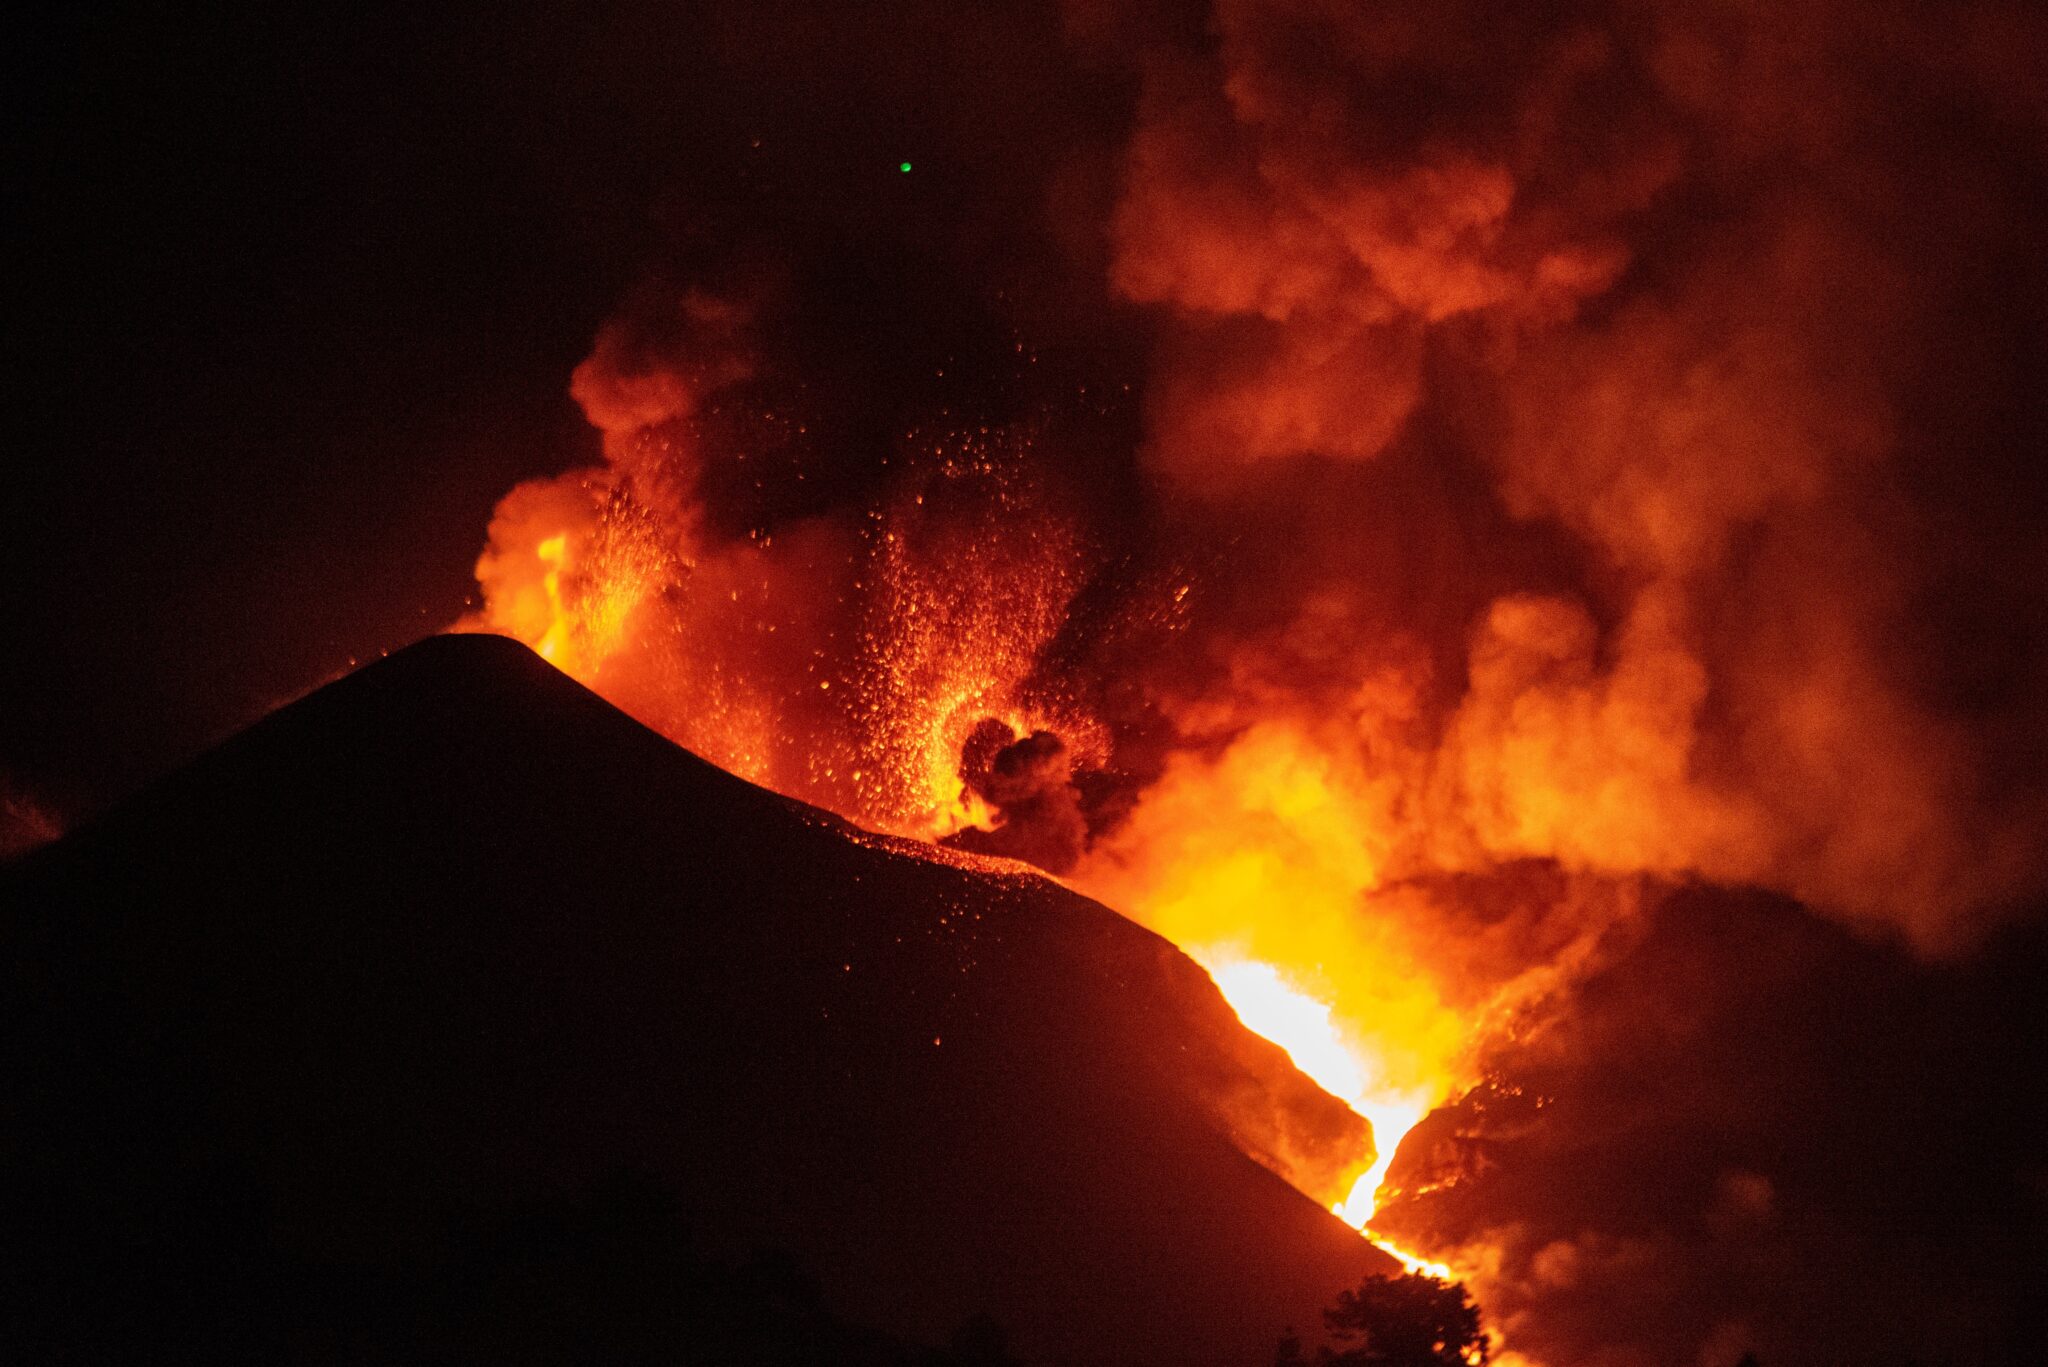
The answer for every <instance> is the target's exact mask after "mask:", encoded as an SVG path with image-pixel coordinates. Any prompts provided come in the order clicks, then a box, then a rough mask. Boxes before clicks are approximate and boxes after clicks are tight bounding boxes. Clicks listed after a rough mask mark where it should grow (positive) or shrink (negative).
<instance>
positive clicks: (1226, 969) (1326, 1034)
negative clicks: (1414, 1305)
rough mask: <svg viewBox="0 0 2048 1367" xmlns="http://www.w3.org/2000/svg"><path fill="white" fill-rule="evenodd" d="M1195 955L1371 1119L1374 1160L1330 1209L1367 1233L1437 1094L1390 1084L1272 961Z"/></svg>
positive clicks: (1252, 1017)
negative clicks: (1401, 1151)
mask: <svg viewBox="0 0 2048 1367" xmlns="http://www.w3.org/2000/svg"><path fill="white" fill-rule="evenodd" d="M1196 957H1197V958H1198V959H1202V960H1204V962H1205V964H1206V966H1207V967H1208V969H1209V973H1210V976H1211V977H1213V978H1214V979H1215V980H1216V986H1217V988H1218V989H1219V990H1220V991H1221V992H1222V993H1223V997H1224V1000H1226V1001H1228V1002H1229V1003H1230V1006H1231V1009H1232V1010H1234V1011H1236V1012H1237V1017H1238V1019H1239V1020H1241V1021H1243V1022H1244V1024H1245V1026H1246V1028H1248V1029H1250V1030H1252V1031H1253V1032H1255V1033H1257V1034H1259V1035H1262V1036H1264V1037H1265V1038H1266V1039H1269V1040H1271V1041H1272V1042H1273V1043H1275V1044H1277V1045H1279V1046H1280V1047H1281V1048H1282V1049H1284V1050H1286V1051H1287V1056H1288V1057H1289V1058H1290V1059H1292V1060H1293V1061H1294V1066H1295V1067H1297V1068H1299V1069H1300V1070H1301V1071H1302V1072H1304V1073H1306V1074H1307V1075H1308V1076H1309V1077H1310V1078H1312V1079H1314V1080H1315V1082H1316V1084H1317V1085H1318V1086H1320V1087H1321V1088H1322V1089H1323V1090H1324V1091H1326V1092H1328V1093H1330V1094H1331V1095H1332V1096H1334V1097H1336V1098H1337V1099H1339V1100H1340V1101H1342V1102H1344V1103H1345V1104H1346V1105H1348V1106H1349V1107H1351V1109H1352V1110H1354V1111H1356V1112H1357V1113H1358V1114H1360V1115H1362V1116H1364V1117H1365V1118H1366V1119H1367V1120H1369V1121H1371V1122H1372V1133H1373V1143H1374V1146H1375V1148H1376V1150H1377V1152H1376V1153H1375V1155H1374V1158H1373V1161H1372V1166H1370V1167H1368V1168H1367V1169H1366V1170H1365V1171H1364V1172H1362V1173H1360V1174H1359V1176H1358V1178H1357V1180H1356V1181H1354V1182H1353V1183H1352V1186H1351V1192H1350V1194H1349V1195H1348V1196H1346V1197H1345V1198H1344V1199H1343V1200H1342V1201H1339V1202H1337V1203H1336V1204H1335V1205H1334V1206H1332V1207H1331V1209H1332V1211H1333V1212H1334V1213H1335V1214H1336V1215H1338V1216H1339V1217H1340V1218H1342V1219H1343V1220H1344V1221H1345V1223H1347V1224H1350V1225H1352V1226H1354V1227H1356V1228H1357V1229H1359V1230H1360V1231H1367V1230H1368V1226H1369V1224H1370V1222H1371V1220H1372V1216H1373V1211H1374V1207H1375V1205H1376V1198H1377V1195H1378V1192H1379V1189H1380V1184H1381V1182H1383V1181H1384V1180H1385V1179H1386V1175H1387V1167H1388V1165H1389V1164H1391V1163H1392V1162H1393V1159H1394V1151H1395V1150H1396V1149H1397V1148H1399V1147H1400V1144H1401V1138H1402V1136H1403V1135H1405V1134H1407V1133H1408V1131H1409V1130H1411V1129H1413V1128H1414V1126H1415V1123H1416V1122H1417V1121H1419V1120H1421V1119H1422V1117H1423V1116H1425V1115H1427V1114H1428V1113H1429V1110H1430V1108H1431V1107H1432V1106H1433V1105H1435V1104H1437V1103H1438V1102H1440V1101H1441V1100H1443V1098H1442V1097H1440V1096H1436V1095H1432V1094H1430V1093H1429V1092H1428V1091H1427V1090H1415V1089H1409V1090H1403V1089H1401V1088H1398V1087H1393V1086H1390V1085H1388V1084H1387V1082H1386V1081H1385V1079H1384V1078H1382V1077H1381V1076H1380V1074H1379V1070H1378V1069H1377V1068H1375V1066H1374V1064H1373V1061H1372V1059H1371V1057H1370V1054H1369V1051H1368V1050H1367V1048H1366V1047H1365V1046H1363V1045H1361V1043H1360V1042H1359V1041H1357V1040H1354V1039H1350V1038H1347V1037H1346V1032H1345V1031H1344V1029H1343V1028H1342V1027H1341V1026H1339V1025H1338V1023H1337V1021H1336V1020H1335V1019H1334V1017H1333V1015H1332V1013H1331V1009H1330V1006H1329V1004H1328V1003H1327V1002H1323V1001H1318V1000H1317V999H1316V998H1315V997H1313V996H1311V995H1309V994H1308V993H1307V992H1304V991H1302V990H1301V989H1299V988H1297V987H1295V986H1293V985H1291V984H1290V983H1289V982H1288V981H1287V979H1286V978H1285V977H1284V976H1283V975H1282V974H1281V972H1280V970H1279V969H1277V968H1275V967H1273V966H1272V965H1271V964H1265V963H1259V962H1257V961H1255V960H1250V959H1239V958H1232V957H1230V956H1229V955H1228V954H1227V953H1226V954H1221V955H1215V956H1210V955H1201V954H1198V955H1197V956H1196ZM1368 1237H1371V1236H1370V1234H1368ZM1373 1242H1374V1243H1376V1244H1377V1245H1379V1247H1381V1248H1382V1249H1384V1250H1385V1251H1386V1252H1388V1253H1390V1254H1392V1255H1393V1256H1394V1257H1395V1258H1396V1259H1398V1260H1399V1261H1400V1263H1401V1264H1402V1266H1404V1267H1406V1268H1407V1269H1408V1270H1409V1271H1411V1272H1423V1273H1427V1274H1428V1275H1430V1276H1433V1277H1441V1278H1446V1279H1448V1278H1450V1277H1451V1276H1452V1275H1453V1273H1452V1270H1451V1269H1450V1268H1449V1267H1448V1266H1446V1265H1445V1264H1443V1263H1438V1262H1431V1261H1429V1260H1427V1259H1424V1258H1419V1257H1417V1256H1415V1255H1414V1254H1412V1253H1408V1252H1406V1251H1405V1250H1402V1249H1399V1248H1396V1247H1394V1246H1392V1245H1390V1244H1388V1243H1387V1242H1386V1241H1384V1240H1382V1239H1377V1238H1375V1239H1374V1240H1373Z"/></svg>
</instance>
